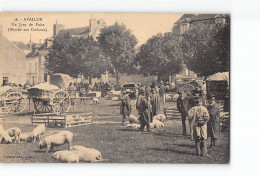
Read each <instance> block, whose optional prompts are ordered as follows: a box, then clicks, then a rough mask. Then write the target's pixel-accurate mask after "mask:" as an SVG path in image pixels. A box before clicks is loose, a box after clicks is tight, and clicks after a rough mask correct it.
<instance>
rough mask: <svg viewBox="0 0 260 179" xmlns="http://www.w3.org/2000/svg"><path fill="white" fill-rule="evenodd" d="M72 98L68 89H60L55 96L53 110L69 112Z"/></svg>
mask: <svg viewBox="0 0 260 179" xmlns="http://www.w3.org/2000/svg"><path fill="white" fill-rule="evenodd" d="M70 106H71V100H70V97H69V94H68V93H67V92H66V91H58V92H56V93H55V94H54V97H53V111H54V112H55V113H63V112H68V111H69V110H70Z"/></svg>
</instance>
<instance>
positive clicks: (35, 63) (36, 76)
mask: <svg viewBox="0 0 260 179" xmlns="http://www.w3.org/2000/svg"><path fill="white" fill-rule="evenodd" d="M44 61H45V58H44V56H41V55H37V56H34V57H27V58H26V69H27V70H26V82H27V83H28V84H31V85H35V84H38V83H42V82H44Z"/></svg>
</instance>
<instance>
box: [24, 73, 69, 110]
mask: <svg viewBox="0 0 260 179" xmlns="http://www.w3.org/2000/svg"><path fill="white" fill-rule="evenodd" d="M72 80H73V79H72V78H71V77H70V76H69V75H66V74H62V73H55V74H53V75H51V76H50V81H49V82H45V83H40V84H37V85H35V86H33V87H31V88H30V89H28V97H29V99H32V101H33V104H34V109H35V111H36V112H38V113H50V112H54V113H62V112H68V111H69V110H70V106H71V100H70V96H69V93H68V92H67V89H68V86H69V84H70V82H72Z"/></svg>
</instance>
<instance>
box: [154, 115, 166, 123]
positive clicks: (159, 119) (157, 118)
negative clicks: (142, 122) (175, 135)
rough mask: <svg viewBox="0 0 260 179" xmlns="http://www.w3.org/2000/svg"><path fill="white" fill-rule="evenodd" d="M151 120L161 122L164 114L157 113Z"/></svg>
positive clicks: (163, 120) (164, 117) (164, 118)
mask: <svg viewBox="0 0 260 179" xmlns="http://www.w3.org/2000/svg"><path fill="white" fill-rule="evenodd" d="M153 120H158V121H161V122H165V120H166V116H165V115H164V114H157V115H155V116H154V117H153Z"/></svg>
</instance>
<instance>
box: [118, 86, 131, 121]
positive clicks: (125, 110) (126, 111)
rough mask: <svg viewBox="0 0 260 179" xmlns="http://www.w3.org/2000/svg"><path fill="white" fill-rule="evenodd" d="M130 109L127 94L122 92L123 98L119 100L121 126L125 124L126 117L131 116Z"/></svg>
mask: <svg viewBox="0 0 260 179" xmlns="http://www.w3.org/2000/svg"><path fill="white" fill-rule="evenodd" d="M131 111H132V107H131V102H130V97H129V93H128V92H127V91H123V96H122V98H121V106H120V114H121V115H122V116H123V120H122V124H123V125H125V124H126V116H129V115H130V114H131Z"/></svg>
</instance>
